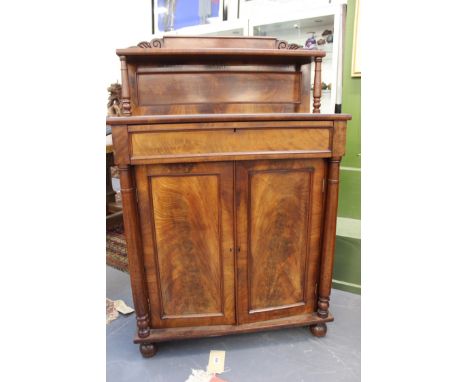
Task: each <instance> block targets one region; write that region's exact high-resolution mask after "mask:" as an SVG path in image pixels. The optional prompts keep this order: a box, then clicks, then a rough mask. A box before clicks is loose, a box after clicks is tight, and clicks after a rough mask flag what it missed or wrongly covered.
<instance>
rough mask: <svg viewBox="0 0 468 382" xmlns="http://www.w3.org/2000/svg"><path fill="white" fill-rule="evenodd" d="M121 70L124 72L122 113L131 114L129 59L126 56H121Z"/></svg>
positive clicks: (124, 114)
mask: <svg viewBox="0 0 468 382" xmlns="http://www.w3.org/2000/svg"><path fill="white" fill-rule="evenodd" d="M120 72H121V74H122V96H121V97H122V98H121V104H122V115H123V116H129V115H132V108H131V105H130V91H129V88H128V69H127V59H126V57H125V56H121V57H120Z"/></svg>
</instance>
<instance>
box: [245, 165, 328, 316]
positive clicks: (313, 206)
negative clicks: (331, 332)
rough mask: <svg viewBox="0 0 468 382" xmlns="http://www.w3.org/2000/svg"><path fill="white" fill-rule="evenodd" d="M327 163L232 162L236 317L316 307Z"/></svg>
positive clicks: (298, 311) (295, 312) (290, 312)
mask: <svg viewBox="0 0 468 382" xmlns="http://www.w3.org/2000/svg"><path fill="white" fill-rule="evenodd" d="M325 168H326V166H325V161H324V160H323V159H295V160H265V161H239V162H236V204H237V208H236V210H237V216H236V227H237V228H236V229H237V252H238V253H237V280H238V284H237V285H238V287H237V319H238V322H239V323H248V322H256V321H262V320H271V319H276V318H282V317H287V316H291V315H300V314H307V313H309V314H310V313H312V312H313V311H314V310H315V308H316V306H315V304H316V293H317V277H318V275H319V267H320V234H321V226H322V214H323V195H324V179H325Z"/></svg>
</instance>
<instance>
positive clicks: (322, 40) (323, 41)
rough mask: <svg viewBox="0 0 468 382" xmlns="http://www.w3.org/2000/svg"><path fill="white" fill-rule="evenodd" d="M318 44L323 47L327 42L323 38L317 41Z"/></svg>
mask: <svg viewBox="0 0 468 382" xmlns="http://www.w3.org/2000/svg"><path fill="white" fill-rule="evenodd" d="M317 44H318V45H323V44H325V40H324V39H323V38H321V39H320V40H318V41H317Z"/></svg>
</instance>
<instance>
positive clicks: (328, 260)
mask: <svg viewBox="0 0 468 382" xmlns="http://www.w3.org/2000/svg"><path fill="white" fill-rule="evenodd" d="M340 161H341V157H332V158H330V161H329V164H328V179H327V183H328V185H327V196H326V198H327V199H326V204H325V222H324V230H323V242H322V262H321V272H320V283H319V296H318V309H317V314H318V316H319V317H321V318H327V317H328V308H329V306H330V292H331V285H332V274H333V260H334V257H335V234H336V217H337V207H338V183H339V176H340Z"/></svg>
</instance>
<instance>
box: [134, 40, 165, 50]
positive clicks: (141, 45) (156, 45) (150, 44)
mask: <svg viewBox="0 0 468 382" xmlns="http://www.w3.org/2000/svg"><path fill="white" fill-rule="evenodd" d="M163 45H164V42H163V40H162V39H160V38H153V39H152V40H151V41H149V42H148V41H142V42H139V43H138V45H137V46H133V47H132V48H162V47H163Z"/></svg>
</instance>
